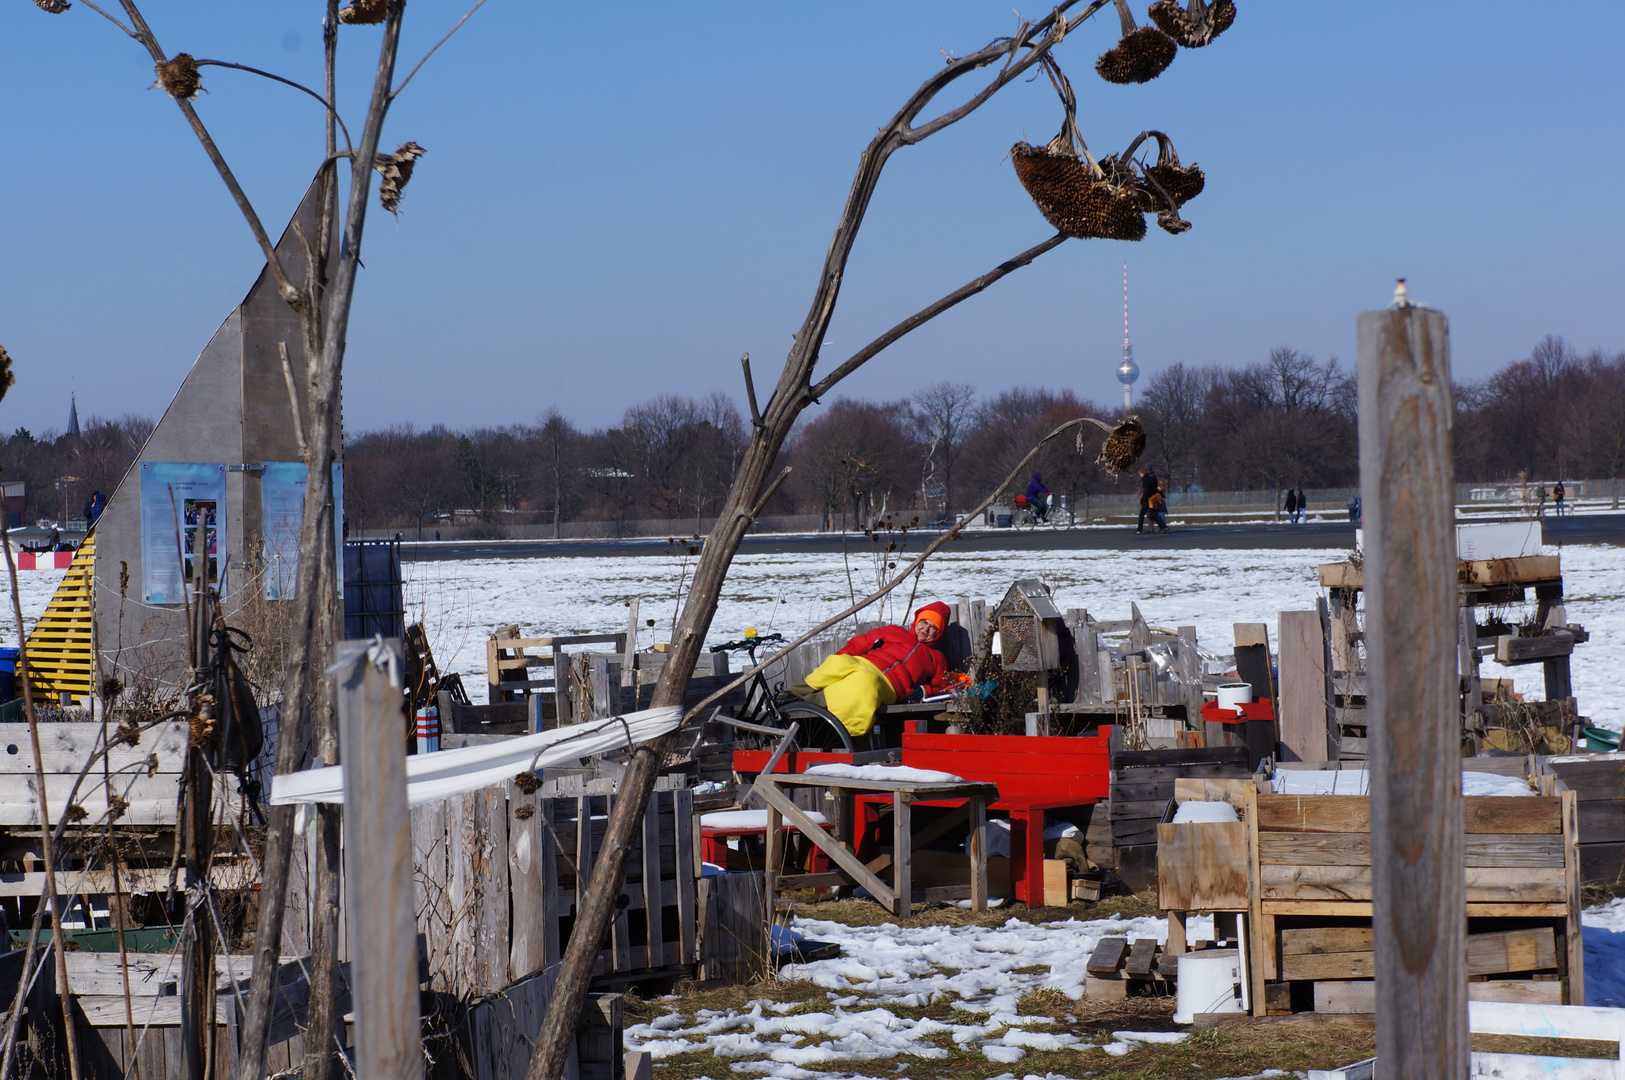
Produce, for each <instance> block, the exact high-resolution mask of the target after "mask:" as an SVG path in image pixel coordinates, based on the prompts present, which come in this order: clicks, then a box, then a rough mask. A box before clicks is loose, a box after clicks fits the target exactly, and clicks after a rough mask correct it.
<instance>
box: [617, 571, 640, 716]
mask: <svg viewBox="0 0 1625 1080" xmlns="http://www.w3.org/2000/svg"><path fill="white" fill-rule="evenodd" d="M626 607H627V612H626V645H625V646H624V647H623V648H622V649H621V685H622V686H630V687H632V688H633V691H632V693H633V696H634V698H635V697H636V695H637V689H636V688H637V685H638V672H637V666H638V601H637V599H636V598H635V597H634V598H633V599H632V601H631V602H630V603H628V604H627V605H626ZM637 707H638V703H637V702H636V701H635V700H634V701H633V702H632V703H631V704H630V705H627V704H624V703H623V704H622V705H621V706H620V708H618V709H616V710H615V711H616V712H620V711H621V710H622V709H636V708H637Z"/></svg>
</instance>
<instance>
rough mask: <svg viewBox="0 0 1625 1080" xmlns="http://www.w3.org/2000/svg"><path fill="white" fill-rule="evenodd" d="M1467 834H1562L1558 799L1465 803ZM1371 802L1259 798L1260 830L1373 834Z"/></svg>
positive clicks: (1501, 798) (1490, 798)
mask: <svg viewBox="0 0 1625 1080" xmlns="http://www.w3.org/2000/svg"><path fill="white" fill-rule="evenodd" d="M1463 802H1464V808H1463V818H1464V821H1465V826H1466V829H1465V831H1466V832H1468V833H1519V834H1526V835H1527V834H1552V835H1559V834H1561V833H1562V831H1563V821H1562V808H1561V807H1560V806H1559V805H1558V802H1557V799H1556V798H1555V797H1541V796H1529V797H1522V796H1517V795H1507V796H1490V795H1476V796H1474V797H1472V798H1470V799H1465V800H1463ZM1370 822H1371V808H1370V800H1369V799H1368V798H1367V797H1366V796H1364V795H1260V796H1259V797H1258V828H1259V831H1260V833H1263V832H1265V831H1284V832H1332V833H1354V832H1369V831H1370Z"/></svg>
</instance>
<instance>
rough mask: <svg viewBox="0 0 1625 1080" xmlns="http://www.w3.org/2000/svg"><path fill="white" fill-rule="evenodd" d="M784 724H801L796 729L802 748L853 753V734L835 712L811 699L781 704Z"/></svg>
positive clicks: (787, 725)
mask: <svg viewBox="0 0 1625 1080" xmlns="http://www.w3.org/2000/svg"><path fill="white" fill-rule="evenodd" d="M779 715H780V716H782V717H783V718H784V726H785V727H789V726H790V724H792V723H797V724H800V725H801V726H800V728H798V729H797V731H796V746H798V747H799V748H801V749H802V750H827V751H830V752H833V753H841V754H850V753H852V735H851V733H850V732H848V731H847V730H846V725H844V724H842V723H841V722H840V721H839V720H837V719H836V718H835V714H834V713H832V712H830V711H829V710H828V709H825V708H823V707H821V706H818V705H814V704H813V703H812V702H810V701H801V702H796V703H795V704H791V705H781V706H779Z"/></svg>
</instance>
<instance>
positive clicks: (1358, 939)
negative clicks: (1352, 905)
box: [1280, 926, 1375, 956]
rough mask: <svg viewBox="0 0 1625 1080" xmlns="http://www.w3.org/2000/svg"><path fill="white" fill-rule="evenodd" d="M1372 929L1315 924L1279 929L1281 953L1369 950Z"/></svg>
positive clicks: (1289, 954)
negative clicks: (1307, 926) (1305, 926)
mask: <svg viewBox="0 0 1625 1080" xmlns="http://www.w3.org/2000/svg"><path fill="white" fill-rule="evenodd" d="M1373 933H1374V931H1373V930H1372V929H1371V927H1369V926H1315V927H1309V928H1306V929H1295V930H1282V931H1281V935H1280V937H1281V955H1282V956H1296V955H1299V954H1302V953H1344V952H1371V951H1372V949H1374V948H1375V946H1374V945H1373V944H1372V934H1373Z"/></svg>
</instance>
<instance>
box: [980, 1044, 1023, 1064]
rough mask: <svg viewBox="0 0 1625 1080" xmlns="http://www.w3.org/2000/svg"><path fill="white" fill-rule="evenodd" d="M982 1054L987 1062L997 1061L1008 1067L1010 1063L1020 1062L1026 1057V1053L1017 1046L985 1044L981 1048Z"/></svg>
mask: <svg viewBox="0 0 1625 1080" xmlns="http://www.w3.org/2000/svg"><path fill="white" fill-rule="evenodd" d="M982 1054H983V1055H984V1056H985V1057H986V1058H987V1059H988V1060H989V1061H999V1062H1003V1063H1004V1064H1006V1065H1008V1064H1009V1063H1010V1062H1012V1061H1020V1060H1021V1059H1022V1058H1024V1057H1026V1056H1027V1051H1025V1050H1023V1049H1022V1048H1021V1047H1019V1046H998V1045H996V1044H994V1043H986V1044H984V1045H983V1046H982Z"/></svg>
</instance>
